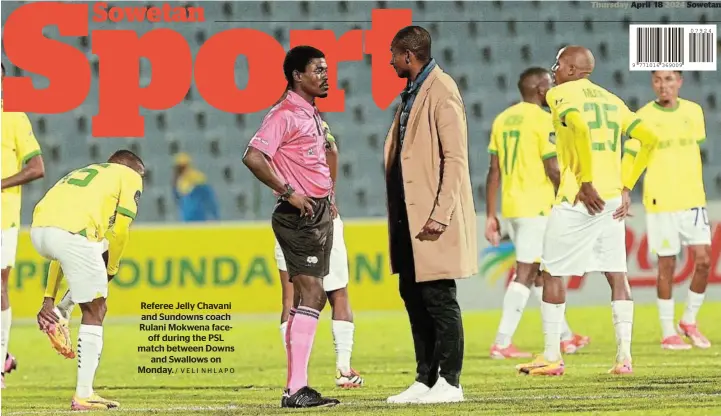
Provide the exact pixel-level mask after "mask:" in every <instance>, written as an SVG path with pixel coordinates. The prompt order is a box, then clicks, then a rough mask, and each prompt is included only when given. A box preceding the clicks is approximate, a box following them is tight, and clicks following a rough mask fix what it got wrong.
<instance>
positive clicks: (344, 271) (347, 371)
mask: <svg viewBox="0 0 721 416" xmlns="http://www.w3.org/2000/svg"><path fill="white" fill-rule="evenodd" d="M323 130H324V133H325V138H326V152H327V154H326V157H327V159H328V166H329V167H330V174H331V178H332V179H333V185H334V187H335V184H336V183H337V182H336V178H337V175H338V147H337V144H336V141H335V137H333V135H332V134H331V132H330V127H328V123H326V122H325V121H324V122H323ZM333 214H334V215H335V218H334V219H333V248H332V249H331V252H330V274H329V275H328V276H325V277H324V278H323V290H325V292H326V294H327V296H328V302H329V303H330V307H331V309H332V311H333V323H332V330H333V340H334V342H335V354H336V375H335V384H336V386H338V387H343V388H355V387H361V386H362V385H363V378H362V377H361V376H360V374H358V372H357V371H355V370H354V369H353V368H352V367H351V365H350V361H351V355H352V354H353V333H354V331H355V325H354V324H353V312H352V311H351V308H350V301H349V299H348V253H347V251H346V247H345V240H344V239H343V221H342V220H341V219H340V216H339V215H338V213H337V212H334V213H333ZM275 261H276V263H277V264H278V271H279V272H280V279H281V288H282V296H283V311H282V312H281V315H280V334H281V338H282V340H283V346H284V347H285V348H286V353H287V352H288V351H287V348H288V346H287V336H288V319H289V317H290V316H291V315H295V313H296V310H297V309H298V305H299V303H300V294H299V293H297V292H295V291H294V290H293V283H291V282H290V277H289V276H288V267H287V266H286V264H285V257H283V250H282V249H281V248H280V244H279V243H278V240H276V241H275Z"/></svg>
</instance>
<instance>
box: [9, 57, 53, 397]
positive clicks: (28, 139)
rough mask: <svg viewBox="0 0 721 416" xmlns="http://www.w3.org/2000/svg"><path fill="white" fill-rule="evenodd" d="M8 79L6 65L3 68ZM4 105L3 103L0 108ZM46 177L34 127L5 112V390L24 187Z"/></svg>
mask: <svg viewBox="0 0 721 416" xmlns="http://www.w3.org/2000/svg"><path fill="white" fill-rule="evenodd" d="M2 79H3V80H4V79H5V65H2ZM1 103H2V101H0V105H2V104H1ZM43 176H45V164H44V163H43V157H42V154H41V151H40V145H39V144H38V141H37V139H36V138H35V134H34V133H33V127H32V125H31V124H30V120H29V119H28V116H27V115H26V114H25V113H15V112H6V111H5V109H3V110H2V253H0V257H1V258H2V260H0V261H1V262H2V266H1V268H2V308H0V309H1V310H2V312H1V313H0V320H2V329H1V330H0V357H2V358H3V360H4V363H5V364H4V366H3V372H2V380H1V381H0V383H1V385H2V388H5V371H8V372H10V371H12V370H13V369H14V368H15V367H16V365H17V364H16V363H15V358H14V357H12V356H11V355H10V354H9V353H8V343H9V342H10V327H11V326H12V309H11V308H10V298H9V296H8V280H9V278H10V270H11V269H12V268H13V266H14V265H15V255H16V254H17V248H18V231H19V229H20V208H21V207H20V205H21V202H22V195H21V187H22V185H25V184H26V183H30V182H32V181H34V180H36V179H39V178H42V177H43Z"/></svg>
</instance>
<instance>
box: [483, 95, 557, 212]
mask: <svg viewBox="0 0 721 416" xmlns="http://www.w3.org/2000/svg"><path fill="white" fill-rule="evenodd" d="M551 133H553V124H552V123H551V115H550V114H549V113H547V112H546V111H544V110H543V109H542V108H541V107H539V106H537V105H536V104H531V103H527V102H520V103H518V104H515V105H513V106H511V107H509V108H507V109H506V110H504V111H503V112H502V113H501V114H499V115H498V116H497V117H496V119H495V120H494V121H493V127H492V129H491V139H490V143H489V144H488V153H490V154H492V155H497V156H498V162H499V165H500V168H501V215H503V216H504V217H505V218H523V217H537V216H539V215H547V214H548V213H549V212H550V209H551V207H552V206H553V200H554V197H555V191H554V189H553V183H551V181H550V179H548V177H547V176H546V170H545V169H544V167H543V161H544V160H546V159H548V158H552V157H555V156H556V146H555V145H554V144H553V143H552V142H551Z"/></svg>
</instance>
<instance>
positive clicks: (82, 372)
mask: <svg viewBox="0 0 721 416" xmlns="http://www.w3.org/2000/svg"><path fill="white" fill-rule="evenodd" d="M102 352H103V327H102V326H96V325H80V332H78V382H77V387H76V388H75V395H76V396H77V397H79V398H83V399H84V398H87V397H90V396H91V395H92V394H93V380H94V379H95V370H97V369H98V364H99V363H100V354H101V353H102Z"/></svg>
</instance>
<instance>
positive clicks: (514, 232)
mask: <svg viewBox="0 0 721 416" xmlns="http://www.w3.org/2000/svg"><path fill="white" fill-rule="evenodd" d="M552 85H553V82H552V80H551V74H550V72H549V71H548V70H547V69H544V68H529V69H527V70H525V71H523V73H522V74H521V77H520V79H519V81H518V90H519V91H520V92H521V97H522V99H523V100H522V101H521V102H520V103H518V104H515V105H513V106H511V107H509V108H507V109H506V110H505V111H503V112H502V113H501V114H499V115H498V117H496V119H495V120H494V122H493V127H492V131H491V140H490V143H489V145H488V153H489V154H490V163H489V169H488V176H487V178H486V201H487V204H486V239H487V240H488V241H489V242H490V243H491V245H493V246H498V244H499V243H500V239H501V234H500V226H499V222H498V218H497V217H496V197H497V195H498V185H499V182H500V183H501V185H502V187H501V188H502V193H503V195H502V197H503V198H502V207H501V214H502V215H503V217H505V218H507V219H508V221H509V224H510V233H509V234H510V236H511V239H512V240H513V245H514V246H515V248H516V276H515V278H514V279H513V282H511V284H510V285H509V286H508V289H507V290H506V295H505V297H504V298H503V314H502V315H501V322H500V324H499V327H498V334H497V335H496V341H495V342H494V343H493V345H492V346H491V358H496V359H504V358H529V357H531V354H530V353H527V352H521V351H519V350H518V349H517V348H516V347H515V346H514V345H513V343H512V342H511V340H512V338H513V334H514V333H515V332H516V328H518V323H519V322H520V321H521V316H522V315H523V309H525V307H526V303H527V302H528V297H529V295H530V294H531V285H533V284H534V281H535V280H536V277H537V276H538V273H539V272H538V269H539V263H540V261H541V252H542V248H543V232H544V231H545V229H546V224H547V223H548V214H549V213H550V211H551V207H552V206H553V199H554V198H555V194H556V190H557V189H558V185H559V182H560V174H559V171H558V162H557V160H556V146H555V143H554V142H555V139H554V138H553V137H554V136H553V123H552V122H551V115H550V114H548V113H547V112H546V111H544V110H543V108H542V107H545V106H548V104H547V103H546V92H548V89H549V88H551V86H552ZM541 285H542V284H541ZM541 290H542V289H541V288H540V287H539V288H538V289H537V290H535V291H534V292H535V293H537V294H538V297H539V299H538V300H539V301H541V299H540V294H541ZM588 342H589V338H588V337H584V336H581V335H574V334H573V332H571V328H569V326H568V323H567V322H566V319H565V318H564V319H563V332H562V333H561V350H562V351H563V352H565V353H568V354H572V353H574V352H576V350H577V349H579V348H583V347H584V346H586V345H587V344H588Z"/></svg>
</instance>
